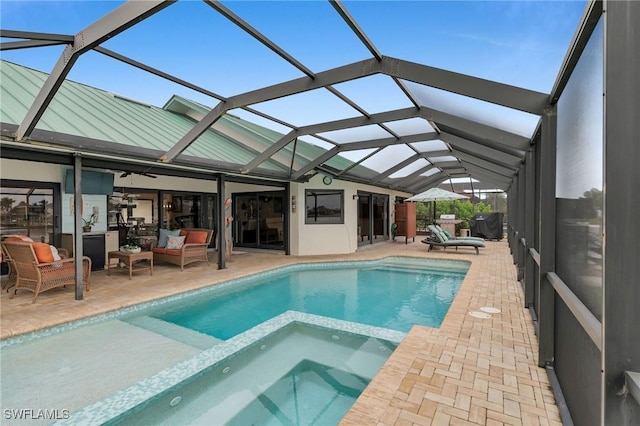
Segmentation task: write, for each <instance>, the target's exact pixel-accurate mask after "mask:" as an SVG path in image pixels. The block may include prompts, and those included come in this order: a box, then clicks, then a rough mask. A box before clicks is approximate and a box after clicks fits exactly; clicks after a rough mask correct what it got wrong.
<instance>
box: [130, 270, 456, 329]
mask: <svg viewBox="0 0 640 426" xmlns="http://www.w3.org/2000/svg"><path fill="white" fill-rule="evenodd" d="M467 268H468V264H464V263H460V262H458V263H456V262H453V263H442V262H425V260H424V259H421V260H420V261H416V260H411V259H399V258H394V259H390V260H385V261H380V262H373V263H367V264H363V263H359V264H346V263H345V264H332V265H322V266H315V267H314V265H308V267H306V268H305V269H301V270H292V271H291V270H289V271H286V270H285V271H281V272H276V273H271V274H268V275H266V276H262V277H259V278H252V279H249V280H247V281H245V282H243V283H238V284H237V285H234V286H232V287H226V288H225V287H214V288H213V289H211V291H210V292H208V293H207V294H203V293H199V294H197V295H194V296H192V297H189V298H185V299H183V300H181V301H180V302H178V303H175V304H173V305H172V306H171V307H168V308H166V307H159V308H156V309H152V310H149V311H148V313H147V314H146V318H145V319H144V320H142V321H146V322H147V323H149V324H151V323H153V322H154V321H153V320H151V319H149V318H148V317H151V318H153V319H155V320H160V321H163V322H166V323H171V324H176V325H178V326H181V327H184V328H187V329H190V330H195V331H197V332H199V333H203V334H206V335H208V336H212V337H214V338H216V339H219V340H227V339H229V338H231V337H233V336H236V335H238V334H239V333H242V332H243V331H246V330H248V329H250V328H251V327H254V326H256V325H258V324H260V323H262V322H264V321H266V320H268V319H270V318H273V317H275V316H277V315H279V314H281V313H283V312H285V311H288V310H294V311H299V312H306V313H310V314H314V315H321V316H326V317H330V318H336V319H342V320H346V321H352V322H356V323H361V324H368V325H372V326H376V327H383V328H389V329H392V330H397V331H402V332H407V331H409V329H410V328H411V327H412V326H413V325H414V324H419V325H425V326H429V327H435V328H437V327H439V326H440V324H441V323H442V319H443V318H444V315H445V314H446V313H447V310H448V309H449V305H450V304H451V302H452V301H453V298H454V297H455V295H456V293H457V292H458V289H459V287H460V285H461V283H462V280H463V279H464V276H465V273H466V269H467ZM133 321H138V323H139V324H141V320H140V319H139V318H137V319H133ZM155 323H156V324H157V323H158V321H155Z"/></svg>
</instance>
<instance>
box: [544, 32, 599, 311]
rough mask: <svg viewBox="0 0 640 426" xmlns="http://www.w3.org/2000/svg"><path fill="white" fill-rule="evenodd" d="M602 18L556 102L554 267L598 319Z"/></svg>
mask: <svg viewBox="0 0 640 426" xmlns="http://www.w3.org/2000/svg"><path fill="white" fill-rule="evenodd" d="M602 64H603V35H602V21H601V22H600V23H599V24H598V26H597V27H596V29H595V31H594V33H593V35H592V37H591V39H590V40H589V43H588V44H587V47H586V48H585V52H584V53H583V55H582V56H581V58H580V61H578V64H577V66H576V69H575V70H574V72H573V74H572V76H571V78H570V79H569V81H568V83H567V87H566V88H565V90H564V92H563V94H562V96H561V98H560V101H559V102H558V146H557V167H556V197H557V198H556V257H557V259H556V268H557V271H556V272H557V273H558V276H559V277H560V278H561V279H562V280H563V281H564V282H565V283H566V284H567V286H569V288H570V289H571V290H572V291H573V292H574V293H575V294H576V295H577V296H578V297H579V298H580V300H581V301H582V302H583V303H584V304H585V305H586V306H587V307H588V308H589V310H590V311H591V312H592V313H593V314H594V315H595V316H596V317H597V318H598V319H601V318H602V225H603V218H602V213H603V207H604V204H603V174H602V165H603V145H604V143H603V138H602V128H603V117H604V111H603V105H602V92H603V66H602Z"/></svg>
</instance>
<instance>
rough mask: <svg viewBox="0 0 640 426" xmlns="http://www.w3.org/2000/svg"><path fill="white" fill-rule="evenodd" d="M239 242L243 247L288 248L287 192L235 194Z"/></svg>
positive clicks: (236, 243) (237, 238) (236, 233)
mask: <svg viewBox="0 0 640 426" xmlns="http://www.w3.org/2000/svg"><path fill="white" fill-rule="evenodd" d="M233 206H234V222H233V223H234V232H235V243H234V245H236V246H239V247H256V248H270V249H280V250H281V249H283V248H284V232H285V230H284V193H283V192H258V193H245V194H236V195H234V201H233Z"/></svg>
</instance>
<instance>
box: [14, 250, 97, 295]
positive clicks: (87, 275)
mask: <svg viewBox="0 0 640 426" xmlns="http://www.w3.org/2000/svg"><path fill="white" fill-rule="evenodd" d="M35 244H44V243H31V242H16V241H3V242H2V245H3V251H5V252H6V253H8V254H9V256H10V257H11V260H12V266H13V267H14V268H15V270H16V284H15V286H14V290H13V293H12V294H11V296H9V298H10V299H13V297H14V296H15V295H16V293H17V292H18V290H29V291H31V292H33V293H34V294H33V300H32V301H31V303H35V301H36V298H37V297H38V294H40V293H42V292H43V291H47V290H51V289H52V288H56V287H63V286H66V285H70V286H71V285H75V283H76V274H75V272H76V268H75V259H74V258H66V259H60V260H54V261H52V262H51V261H41V260H39V259H38V255H37V254H36V250H37V251H38V252H40V247H36V246H35ZM44 245H46V246H48V244H44ZM41 258H42V255H41ZM82 265H83V271H84V273H83V282H84V286H85V289H86V290H87V291H89V288H90V279H91V259H90V258H88V257H87V256H84V257H83V258H82Z"/></svg>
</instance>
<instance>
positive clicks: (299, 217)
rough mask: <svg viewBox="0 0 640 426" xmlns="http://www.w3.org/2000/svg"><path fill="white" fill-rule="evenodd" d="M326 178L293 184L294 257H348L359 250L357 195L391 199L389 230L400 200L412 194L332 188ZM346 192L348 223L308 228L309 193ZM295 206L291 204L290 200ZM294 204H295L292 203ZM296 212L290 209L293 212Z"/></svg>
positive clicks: (346, 185)
mask: <svg viewBox="0 0 640 426" xmlns="http://www.w3.org/2000/svg"><path fill="white" fill-rule="evenodd" d="M323 177H324V176H323V175H321V174H318V175H316V176H314V177H313V178H312V179H311V180H309V182H306V183H292V184H291V196H292V197H294V196H295V197H296V211H295V212H291V230H290V231H291V254H292V255H294V256H309V255H322V254H347V253H354V252H355V251H356V250H357V249H358V236H357V233H358V210H357V208H358V202H357V200H354V198H353V197H354V195H357V194H358V191H366V192H373V193H377V194H384V195H389V227H391V224H392V223H393V222H394V202H395V197H396V196H403V197H409V196H411V194H407V193H405V192H398V191H393V190H389V189H384V188H379V187H376V186H372V185H362V184H359V183H354V182H347V181H342V180H339V179H334V180H333V182H332V183H331V185H325V184H323V182H322V178H323ZM307 189H318V190H326V189H332V190H336V189H337V190H343V191H344V223H341V224H306V223H305V201H306V199H305V198H306V197H305V190H307ZM290 203H291V200H290ZM291 204H292V203H291ZM291 209H292V208H291V207H290V210H291Z"/></svg>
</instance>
